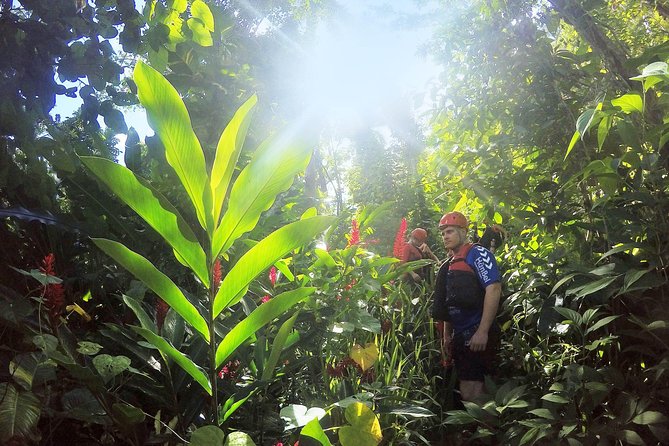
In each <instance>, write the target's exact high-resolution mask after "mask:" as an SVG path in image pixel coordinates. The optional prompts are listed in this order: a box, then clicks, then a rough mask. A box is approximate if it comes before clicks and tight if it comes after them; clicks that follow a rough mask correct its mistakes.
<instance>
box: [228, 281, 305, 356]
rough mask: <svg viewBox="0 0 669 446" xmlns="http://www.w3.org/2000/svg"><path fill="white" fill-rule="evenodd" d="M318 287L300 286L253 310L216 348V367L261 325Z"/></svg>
mask: <svg viewBox="0 0 669 446" xmlns="http://www.w3.org/2000/svg"><path fill="white" fill-rule="evenodd" d="M314 291H316V288H298V289H297V290H293V291H286V292H285V293H281V294H279V295H278V296H276V297H274V298H272V299H270V300H269V301H268V302H265V303H264V304H262V305H260V306H259V307H258V308H256V309H255V310H253V312H251V314H249V315H248V316H247V317H246V318H245V319H244V320H242V321H241V322H239V323H238V324H237V325H235V327H234V328H233V329H232V330H230V332H228V334H227V335H226V336H225V337H224V338H223V340H222V341H221V343H220V344H219V346H218V348H217V349H216V367H219V366H220V365H221V364H223V362H224V361H225V360H226V359H228V356H230V355H231V354H232V353H233V352H234V351H235V350H236V349H237V347H239V346H240V345H242V343H243V342H244V341H245V340H247V339H248V338H249V337H250V336H251V335H253V334H254V333H255V332H256V331H258V330H259V329H260V328H261V327H263V326H264V325H266V324H268V323H269V322H271V321H272V320H274V318H276V317H277V316H279V315H281V314H283V313H284V312H286V311H288V310H289V309H290V308H292V307H293V306H294V305H295V304H296V303H298V302H300V301H302V300H304V299H305V298H306V297H307V296H309V295H311V294H312V293H313V292H314Z"/></svg>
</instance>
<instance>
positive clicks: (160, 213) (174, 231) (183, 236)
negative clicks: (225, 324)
mask: <svg viewBox="0 0 669 446" xmlns="http://www.w3.org/2000/svg"><path fill="white" fill-rule="evenodd" d="M81 161H82V162H83V163H84V164H85V165H86V167H88V168H89V169H90V170H91V171H92V172H93V173H94V174H95V176H96V177H97V178H98V179H99V180H100V181H102V182H103V183H104V184H105V185H106V186H107V187H108V188H109V189H111V191H112V192H114V194H116V196H117V197H119V198H120V199H121V200H123V202H124V203H126V204H127V205H128V206H130V207H131V208H132V209H133V210H134V211H135V212H137V214H139V216H140V217H142V218H143V219H144V221H146V222H147V223H148V224H149V226H151V227H152V228H153V229H155V230H156V232H157V233H159V234H160V235H161V236H162V237H163V238H164V239H165V241H166V242H167V243H169V245H170V246H171V247H172V248H173V249H174V251H176V253H178V254H179V256H180V257H181V259H183V261H184V262H185V263H186V265H187V266H189V267H190V268H191V269H192V270H193V272H194V273H195V274H196V275H197V277H198V278H199V279H200V280H201V281H202V283H204V284H205V286H209V275H208V274H207V260H206V256H205V254H204V251H203V250H202V247H201V246H200V243H199V242H198V240H197V238H196V237H195V234H193V231H192V230H191V228H190V227H189V226H188V224H187V223H186V221H185V220H184V219H183V217H182V216H181V215H180V214H179V211H178V210H177V209H176V208H175V207H174V206H172V204H171V203H170V202H169V201H167V199H166V198H165V197H164V196H163V195H162V194H161V193H160V192H158V191H157V190H155V189H154V188H153V187H151V186H150V185H149V183H148V182H147V181H146V180H144V179H142V178H140V177H138V176H137V175H135V174H134V173H133V172H132V171H131V170H130V169H128V168H127V167H124V166H121V165H120V164H116V163H115V162H113V161H110V160H107V159H104V158H98V157H93V156H82V157H81Z"/></svg>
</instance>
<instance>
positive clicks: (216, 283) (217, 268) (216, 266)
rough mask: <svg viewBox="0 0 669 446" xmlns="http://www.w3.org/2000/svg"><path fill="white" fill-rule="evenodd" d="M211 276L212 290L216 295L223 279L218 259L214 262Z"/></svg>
mask: <svg viewBox="0 0 669 446" xmlns="http://www.w3.org/2000/svg"><path fill="white" fill-rule="evenodd" d="M213 276H214V277H213V280H214V283H212V284H211V286H212V287H213V288H214V293H216V292H217V291H218V287H219V286H220V285H221V279H222V278H223V272H222V271H221V261H220V260H219V259H216V262H214V270H213Z"/></svg>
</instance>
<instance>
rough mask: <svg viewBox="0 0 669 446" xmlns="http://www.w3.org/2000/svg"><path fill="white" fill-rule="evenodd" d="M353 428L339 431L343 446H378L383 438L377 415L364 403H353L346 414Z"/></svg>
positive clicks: (347, 427)
mask: <svg viewBox="0 0 669 446" xmlns="http://www.w3.org/2000/svg"><path fill="white" fill-rule="evenodd" d="M344 416H345V417H346V420H347V421H348V422H349V423H351V426H342V427H341V428H340V429H339V432H338V434H339V441H340V442H341V444H342V446H376V445H377V444H379V442H381V439H382V438H383V436H382V434H381V425H380V424H379V419H378V418H377V417H376V414H375V413H374V412H372V410H371V409H370V408H369V407H367V406H366V405H365V404H363V403H353V404H351V405H350V406H348V407H347V408H346V411H345V412H344Z"/></svg>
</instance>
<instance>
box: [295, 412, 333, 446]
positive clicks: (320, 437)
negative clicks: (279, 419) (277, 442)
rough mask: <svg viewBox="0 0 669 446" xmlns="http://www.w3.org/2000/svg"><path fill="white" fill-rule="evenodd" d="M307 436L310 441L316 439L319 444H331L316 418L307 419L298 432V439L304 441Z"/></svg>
mask: <svg viewBox="0 0 669 446" xmlns="http://www.w3.org/2000/svg"><path fill="white" fill-rule="evenodd" d="M307 437H308V439H309V440H310V441H317V442H318V443H320V444H321V446H331V445H332V443H330V439H329V438H328V436H327V435H326V434H325V432H324V431H323V428H322V427H321V424H320V423H319V421H318V418H314V419H313V420H311V421H309V422H308V423H307V424H306V425H305V426H304V428H303V429H302V431H301V432H300V441H301V442H302V444H304V443H306V441H305V440H307Z"/></svg>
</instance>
